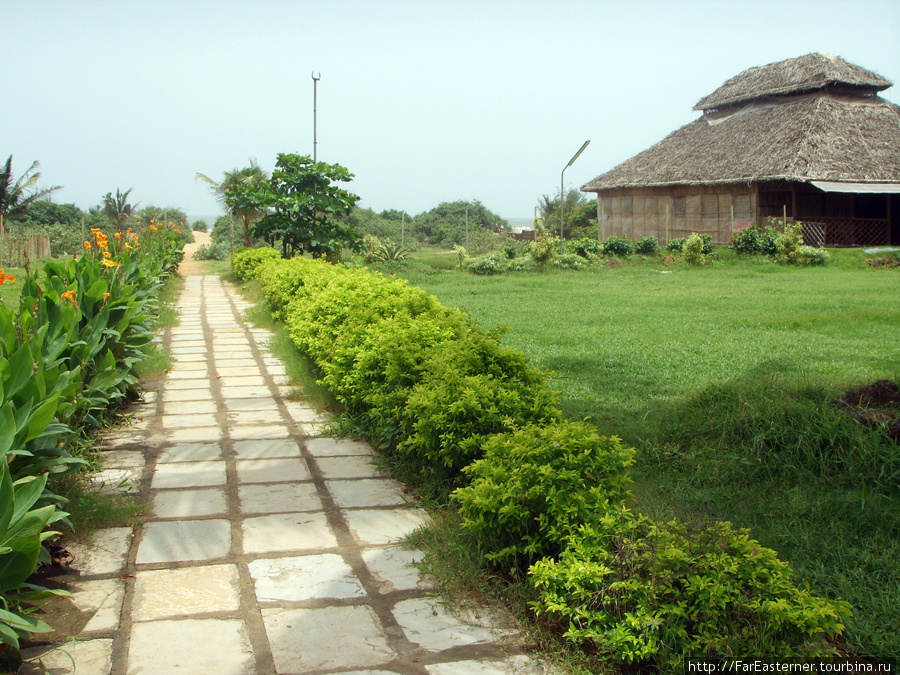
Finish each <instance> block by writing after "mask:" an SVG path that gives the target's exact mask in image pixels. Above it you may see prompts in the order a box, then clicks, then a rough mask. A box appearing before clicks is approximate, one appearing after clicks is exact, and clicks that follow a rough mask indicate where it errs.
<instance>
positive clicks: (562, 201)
mask: <svg viewBox="0 0 900 675" xmlns="http://www.w3.org/2000/svg"><path fill="white" fill-rule="evenodd" d="M589 143H590V141H585V142H584V143H583V144H582V145H581V147H580V148H578V152H576V153H575V154H574V155H573V157H572V159H570V160H569V163H568V164H566V165H565V166H564V167H563V170H562V172H561V173H560V174H559V252H560V253H562V251H563V214H564V213H565V210H566V198H565V195H564V194H563V177H564V176H565V175H566V169H568V168H569V167H570V166H572V165H573V164H574V163H575V160H576V159H578V158H579V157H580V156H581V153H582V152H584V149H585V148H586V147H587V146H588V144H589Z"/></svg>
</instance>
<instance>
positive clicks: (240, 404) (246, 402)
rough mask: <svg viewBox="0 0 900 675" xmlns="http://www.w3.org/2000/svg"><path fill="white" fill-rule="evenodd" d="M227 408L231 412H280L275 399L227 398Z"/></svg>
mask: <svg viewBox="0 0 900 675" xmlns="http://www.w3.org/2000/svg"><path fill="white" fill-rule="evenodd" d="M225 407H226V408H228V410H230V411H237V412H242V411H250V410H278V401H276V400H275V399H274V398H271V397H270V398H226V399H225Z"/></svg>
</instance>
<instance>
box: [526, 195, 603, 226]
mask: <svg viewBox="0 0 900 675" xmlns="http://www.w3.org/2000/svg"><path fill="white" fill-rule="evenodd" d="M589 203H590V202H589V200H588V197H587V195H586V194H584V193H583V192H581V190H576V189H575V188H572V189H571V190H569V191H568V192H566V194H565V198H564V199H563V201H562V204H563V206H564V212H563V221H564V223H563V227H564V228H565V229H567V230H570V229H572V228H574V227H586V226H587V225H588V223H586V222H584V221H585V217H584V213H585V207H586V205H587V204H589ZM559 208H560V199H559V196H558V195H557V196H554V197H551V196H550V195H544V196H542V197H541V198H540V199H539V200H538V209H540V212H541V219H542V220H543V224H544V227H545V228H546V229H548V230H550V231H556V232H557V233H558V232H559ZM593 217H594V219H595V221H596V217H597V216H596V215H594V216H593ZM588 218H589V217H588Z"/></svg>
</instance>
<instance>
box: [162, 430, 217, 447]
mask: <svg viewBox="0 0 900 675" xmlns="http://www.w3.org/2000/svg"><path fill="white" fill-rule="evenodd" d="M221 433H222V430H221V429H220V428H219V427H197V428H195V429H170V430H169V432H168V438H169V441H170V442H172V443H196V442H202V441H217V440H219V436H220V435H221Z"/></svg>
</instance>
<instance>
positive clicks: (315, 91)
mask: <svg viewBox="0 0 900 675" xmlns="http://www.w3.org/2000/svg"><path fill="white" fill-rule="evenodd" d="M311 75H312V81H313V162H316V161H317V157H316V150H317V148H316V146H317V145H318V139H317V138H316V114H317V111H316V108H317V106H316V104H317V102H318V101H317V100H316V98H317V96H318V87H319V80H321V79H322V73H319V76H318V77H316V74H315V73H311Z"/></svg>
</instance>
